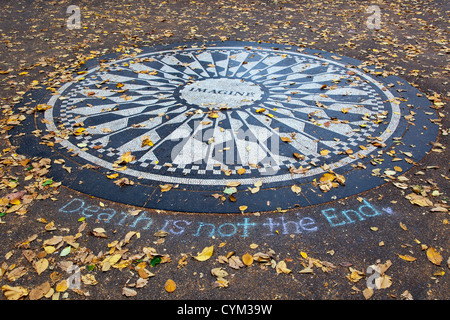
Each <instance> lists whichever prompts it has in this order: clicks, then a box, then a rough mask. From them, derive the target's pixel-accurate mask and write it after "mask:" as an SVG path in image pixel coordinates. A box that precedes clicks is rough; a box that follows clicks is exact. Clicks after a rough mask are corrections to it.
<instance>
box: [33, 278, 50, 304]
mask: <svg viewBox="0 0 450 320" xmlns="http://www.w3.org/2000/svg"><path fill="white" fill-rule="evenodd" d="M50 289H51V287H50V283H49V282H48V281H47V282H44V283H42V284H41V285H39V286H37V287H36V288H34V289H32V290H31V291H30V294H29V296H28V297H29V298H30V300H39V299H41V298H42V297H43V296H45V294H46V293H47V292H49V290H50Z"/></svg>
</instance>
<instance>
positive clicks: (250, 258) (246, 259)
mask: <svg viewBox="0 0 450 320" xmlns="http://www.w3.org/2000/svg"><path fill="white" fill-rule="evenodd" d="M242 262H243V263H244V264H245V265H246V266H247V267H248V266H250V265H251V264H252V263H253V256H252V255H251V254H249V253H246V254H244V255H243V256H242Z"/></svg>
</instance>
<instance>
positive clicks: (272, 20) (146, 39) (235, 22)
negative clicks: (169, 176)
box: [0, 1, 450, 299]
mask: <svg viewBox="0 0 450 320" xmlns="http://www.w3.org/2000/svg"><path fill="white" fill-rule="evenodd" d="M68 5H69V3H68V2H67V1H46V2H43V1H35V2H33V4H32V5H30V6H27V7H22V6H21V5H20V4H17V3H11V4H8V5H6V6H5V9H4V10H3V11H2V12H1V13H0V30H1V32H2V40H1V44H2V47H1V48H0V52H1V57H2V58H0V86H1V89H2V90H1V91H0V97H1V99H2V100H1V105H0V107H1V110H2V119H1V134H2V137H3V139H2V146H1V147H2V149H1V150H0V169H1V172H0V190H1V197H0V207H1V210H0V222H1V226H2V228H3V229H5V227H6V228H8V225H11V226H13V225H16V226H17V225H19V224H24V225H26V224H27V223H29V222H28V221H29V220H33V223H35V222H36V221H37V223H39V225H40V226H41V229H40V230H39V231H35V232H30V233H29V234H27V235H26V236H25V237H24V238H21V239H16V240H17V241H11V240H9V241H8V242H6V243H5V245H4V246H3V247H2V251H1V252H2V253H3V255H2V256H1V257H0V258H1V259H0V263H1V266H0V281H1V282H2V287H1V288H2V291H3V295H4V298H6V299H22V298H28V299H43V298H44V299H46V298H47V299H60V298H67V297H70V298H74V297H73V296H72V295H69V292H75V293H76V294H77V295H78V296H79V297H85V298H86V297H90V296H91V292H92V291H93V290H94V291H95V288H96V286H99V279H100V278H102V279H103V278H105V277H104V276H102V275H105V274H108V273H111V272H119V271H120V272H122V273H126V272H129V274H130V275H131V276H130V277H129V278H128V280H127V281H126V282H124V283H121V284H120V285H119V287H120V288H119V289H118V290H120V291H121V295H123V296H125V297H133V296H139V295H140V294H141V291H142V290H143V288H148V287H149V286H151V283H152V280H153V279H155V278H157V277H158V268H162V267H163V266H172V267H170V268H171V270H173V273H174V276H173V278H174V279H172V278H170V277H166V278H164V279H162V280H161V281H163V286H162V287H160V289H161V291H164V292H166V293H172V292H179V291H180V290H181V289H180V287H181V288H182V287H183V285H185V283H183V281H180V280H179V278H177V279H175V277H176V272H177V271H179V272H181V270H183V269H184V268H185V266H187V265H193V264H198V265H201V266H203V268H204V265H205V264H208V266H207V268H208V269H209V271H208V272H204V273H202V272H199V273H198V274H196V276H197V277H201V278H202V279H206V278H207V279H208V280H209V283H210V284H211V288H217V289H220V288H232V287H233V285H237V284H236V281H234V279H236V275H237V274H239V273H244V272H255V270H266V271H267V272H272V273H271V274H273V275H274V276H283V275H285V276H288V277H291V279H297V277H299V276H310V277H314V276H317V275H318V274H320V273H323V274H326V275H328V274H329V275H332V274H335V273H337V272H338V271H337V270H341V273H340V275H341V276H342V277H341V278H342V279H345V281H346V282H348V283H349V284H351V285H352V287H351V292H352V294H359V295H361V296H362V297H364V298H366V299H369V298H371V297H372V296H373V295H374V294H375V293H374V289H373V287H372V288H370V287H366V286H365V285H364V284H362V283H363V282H364V283H365V280H366V279H367V277H368V275H367V273H366V268H367V267H369V266H371V267H373V268H374V269H376V270H378V271H379V274H380V277H378V278H377V280H376V281H375V284H374V285H375V288H376V289H387V288H390V287H391V285H392V283H393V282H395V279H393V278H392V275H390V271H391V270H392V268H394V267H395V265H396V264H401V263H409V264H414V263H416V262H417V261H418V260H423V259H425V260H426V261H428V262H429V264H430V265H431V266H436V267H437V268H436V269H433V270H432V271H429V274H428V276H430V277H431V278H432V279H434V280H435V281H436V282H439V279H445V278H444V277H448V268H449V264H450V261H449V257H448V247H446V246H447V243H440V244H439V243H433V244H432V245H431V244H425V243H422V242H421V241H420V240H418V239H416V238H414V239H413V243H414V245H417V246H418V247H417V248H418V249H419V250H420V251H417V250H416V251H414V250H412V249H408V248H411V245H410V244H408V245H405V246H404V247H403V246H402V248H403V249H405V250H403V252H402V253H401V254H400V253H398V254H396V255H395V256H393V257H389V258H385V259H384V260H382V259H380V260H379V261H376V262H375V263H374V264H372V263H371V262H369V263H367V262H365V263H361V262H359V263H357V262H356V261H354V262H353V263H350V262H346V261H345V260H339V261H337V260H336V261H335V260H334V259H333V257H334V252H333V250H331V251H330V250H328V251H327V254H328V256H329V259H326V260H325V259H321V260H319V259H317V258H315V257H314V255H313V254H308V253H307V251H308V250H306V249H304V251H301V250H299V251H298V252H297V253H295V254H294V253H291V254H290V255H289V256H285V257H281V256H280V254H279V253H277V252H275V251H274V250H273V249H271V246H270V245H266V247H265V248H264V249H261V247H262V246H261V245H257V244H255V243H251V244H247V245H246V247H248V250H243V251H242V252H238V251H234V250H233V249H228V250H225V248H229V247H230V246H232V244H230V243H226V244H225V243H224V242H221V243H219V244H217V245H212V246H206V247H202V248H197V247H195V250H198V251H196V252H194V251H192V252H185V253H170V252H171V248H164V249H160V248H161V247H162V246H164V243H165V242H164V239H165V238H166V237H168V235H167V234H164V233H159V234H156V235H155V237H157V238H158V239H159V240H156V241H153V239H152V240H151V241H144V240H145V239H143V238H142V237H141V235H140V233H139V232H135V231H130V232H128V233H127V234H126V235H125V236H124V237H123V238H117V239H112V238H114V237H113V236H114V234H110V232H108V231H105V230H104V229H103V228H101V227H94V226H90V225H88V224H87V223H86V222H85V221H79V222H78V223H79V226H78V228H77V229H76V230H73V228H67V227H65V226H59V225H55V223H54V222H53V221H52V220H48V221H47V219H46V217H45V216H40V217H36V216H35V215H33V211H32V205H33V204H35V203H38V202H39V201H44V202H48V201H50V202H55V203H58V194H59V190H60V186H61V183H60V182H58V181H53V179H52V177H51V176H50V175H49V170H50V168H51V167H52V166H55V165H58V166H62V167H63V168H64V169H65V170H66V171H67V173H68V174H69V175H70V174H73V172H72V168H70V167H67V166H65V163H64V160H63V159H59V160H55V161H53V162H52V161H51V160H50V159H46V158H32V159H29V158H27V157H24V156H22V155H20V154H17V153H15V146H11V145H9V144H7V143H6V141H7V140H6V139H7V138H8V137H9V130H11V129H12V128H13V127H14V126H16V125H20V124H21V122H22V121H23V120H25V119H26V117H30V116H33V114H34V113H35V112H43V111H45V110H46V109H47V108H48V107H49V106H47V105H42V104H40V105H37V106H35V107H30V106H24V107H23V108H21V109H20V110H19V109H16V108H15V107H14V105H15V104H17V103H18V102H20V101H21V100H22V96H23V94H24V93H25V92H27V91H28V90H29V89H32V88H39V87H43V88H47V90H50V91H51V92H57V90H58V88H59V87H60V86H61V85H63V84H64V83H66V82H67V81H70V80H71V79H72V78H73V76H76V75H77V74H76V73H75V75H74V74H73V70H77V68H79V67H80V66H83V64H84V63H85V62H86V61H87V60H89V59H92V58H94V57H96V56H100V55H103V54H106V53H108V52H121V53H123V54H125V55H126V54H132V53H134V52H137V50H138V47H139V46H143V45H149V44H150V45H152V44H163V43H174V42H183V41H201V40H243V41H264V42H272V43H280V44H289V45H294V46H298V47H310V48H317V49H321V50H326V51H332V52H337V53H341V54H343V55H347V56H352V57H354V58H356V59H359V60H362V61H364V64H365V65H373V66H376V67H380V68H383V69H385V70H388V71H385V72H386V74H385V75H389V74H394V75H399V76H401V77H403V78H404V79H406V80H408V81H409V82H410V83H413V85H415V86H417V87H419V89H421V91H422V92H424V93H425V95H426V96H427V98H428V99H429V100H430V102H431V103H432V105H433V108H434V109H435V110H436V117H435V120H434V121H433V122H435V123H437V124H439V126H440V139H441V140H439V142H432V143H433V148H432V151H431V153H430V156H429V159H430V161H429V162H428V163H436V165H434V164H433V165H418V166H417V167H416V169H414V170H412V172H409V173H403V172H402V170H401V168H400V167H399V166H396V165H395V163H396V161H407V162H409V161H412V160H411V158H412V156H413V154H412V153H413V152H414V151H413V150H414V147H413V148H412V151H411V152H405V153H402V154H396V153H395V151H391V152H390V154H389V155H390V156H391V157H392V161H393V166H392V169H387V170H384V171H381V170H379V169H377V167H376V166H377V162H376V159H375V160H374V161H372V162H371V165H372V166H373V167H371V168H370V167H366V166H364V165H363V164H361V163H357V164H355V165H354V166H355V169H358V170H371V173H372V175H375V176H379V177H380V178H381V179H385V180H386V181H387V182H390V183H392V185H393V186H394V187H395V189H396V190H397V194H396V196H398V197H396V198H395V199H392V200H391V203H392V204H394V205H395V204H397V203H398V204H402V205H405V209H407V208H408V207H407V205H410V206H412V207H411V208H412V209H414V210H417V209H418V208H420V209H421V210H425V211H427V212H428V214H427V215H426V216H425V218H430V217H432V218H430V219H434V220H436V221H439V225H438V227H439V228H442V229H443V230H446V231H444V232H448V231H447V230H448V214H449V211H448V208H449V206H448V181H449V170H448V160H444V161H442V158H444V159H448V148H447V146H446V143H445V142H446V141H447V139H448V127H447V126H446V125H445V123H446V122H445V121H447V120H446V119H448V111H447V110H446V108H447V102H448V100H449V96H450V95H449V93H448V92H446V91H445V89H444V88H445V86H446V85H448V78H449V71H450V67H449V65H448V63H445V57H448V54H449V53H450V49H449V47H448V30H446V27H445V25H446V23H447V24H448V16H446V15H445V13H446V12H445V10H441V8H440V7H439V3H433V4H430V3H428V2H427V3H422V2H421V1H402V2H401V3H395V4H394V3H387V2H386V3H384V2H380V4H379V6H380V8H381V12H382V15H381V18H382V24H381V29H380V30H377V31H375V30H370V29H368V28H367V27H366V26H365V20H366V19H367V14H366V15H365V14H364V13H365V10H366V7H365V5H364V4H360V3H357V2H354V3H353V2H351V3H345V4H344V3H342V2H340V1H305V2H303V1H302V2H301V4H300V3H295V2H291V1H255V2H252V3H249V4H242V3H240V2H233V1H231V2H228V1H227V2H225V1H219V2H213V3H209V2H201V1H190V2H185V3H184V4H183V5H179V4H178V5H177V3H176V1H165V2H152V1H145V5H142V4H140V3H139V1H135V2H130V3H122V4H114V5H112V4H108V3H107V2H105V3H102V4H99V5H98V6H96V7H91V6H89V5H85V6H84V5H83V6H81V12H82V26H83V27H82V29H80V30H72V31H69V30H67V29H66V27H65V23H66V19H67V16H66V15H63V14H61V12H65V10H62V8H64V9H65V8H66V7H67V6H68ZM267 12H270V13H271V15H270V16H268V14H267ZM19 30H20V31H19ZM383 76H384V75H383ZM424 88H427V89H424ZM117 89H119V90H120V88H117ZM260 111H261V112H263V111H262V110H260ZM342 112H343V113H345V110H342ZM214 115H215V112H211V114H210V117H213V118H214ZM405 118H406V120H408V121H409V123H410V124H411V125H412V126H414V112H411V114H410V115H409V116H406V117H405ZM311 121H314V119H312V120H311ZM33 133H34V134H35V135H36V136H39V137H40V138H41V139H42V143H43V144H47V145H49V146H52V144H54V140H55V139H58V138H59V139H63V138H64V137H65V136H67V135H83V134H88V129H86V128H84V127H83V125H82V124H79V125H76V126H74V127H73V128H70V129H67V130H65V131H61V132H59V133H58V135H59V136H55V133H51V132H33ZM292 138H295V137H292ZM285 139H286V141H284V142H286V143H289V139H290V138H285ZM368 143H371V144H374V145H375V144H376V143H378V142H377V141H376V139H375V140H373V141H368ZM396 143H399V144H401V143H402V141H401V137H398V138H397V141H396ZM142 144H143V145H149V146H151V145H152V142H151V140H150V139H145V138H144V139H143V140H142ZM363 147H364V146H360V148H363ZM322 152H324V153H325V152H327V150H322ZM346 154H347V155H353V154H354V155H355V156H357V150H347V151H346ZM297 156H298V155H297ZM293 157H296V155H295V154H294V155H293ZM132 160H133V155H132V154H123V155H121V157H120V159H118V161H117V162H116V164H115V165H116V171H118V172H117V173H114V174H112V175H111V176H108V178H110V179H111V180H112V183H115V184H117V185H119V186H121V187H132V185H133V184H134V182H133V181H130V180H128V179H126V178H120V175H119V173H120V171H121V170H123V169H124V168H126V164H127V163H129V162H131V161H132ZM323 169H324V171H326V173H325V174H324V175H323V176H322V177H321V178H320V179H319V181H317V187H318V190H320V192H327V191H329V190H330V189H331V188H337V187H345V177H343V176H340V175H337V174H335V173H334V172H333V171H332V170H330V168H327V166H326V165H324V166H323ZM305 170H308V168H295V167H294V168H291V173H292V174H301V173H304V172H305ZM237 174H238V175H240V174H243V173H242V172H238V173H237ZM176 187H177V186H174V185H161V186H160V188H161V192H162V193H163V192H170V190H171V189H172V188H176ZM238 187H239V184H238V185H230V186H227V187H226V188H225V189H224V192H223V194H215V195H213V196H215V197H217V198H220V199H222V200H223V201H227V200H229V201H236V198H235V194H236V191H237V188H238ZM262 187H263V186H262V185H261V184H255V186H253V187H252V188H250V191H251V192H252V193H257V192H258V191H259V190H260V188H262ZM291 190H292V192H293V195H294V196H295V195H296V194H300V192H301V188H300V187H298V186H292V188H291ZM383 197H385V198H388V196H387V195H384V196H380V198H383ZM44 202H43V203H44ZM37 205H39V204H37ZM240 209H241V211H242V212H244V211H246V210H248V209H251V208H247V206H245V205H243V206H241V208H240ZM429 214H433V216H430V215H429ZM399 228H400V229H401V230H403V231H404V232H408V227H407V226H406V225H405V224H403V223H401V224H400V226H399ZM371 230H373V231H374V232H377V228H376V227H373V229H371ZM92 239H95V241H97V242H99V245H100V246H101V250H98V251H94V249H90V248H88V247H89V246H88V245H86V242H91V241H93V240H92ZM147 240H148V239H147ZM134 241H136V242H137V241H139V243H140V244H141V245H142V246H141V247H139V246H138V247H133V246H132V243H133V242H134ZM141 242H145V243H141ZM147 242H148V243H147ZM240 242H242V240H240ZM382 242H383V241H380V243H379V247H383V246H385V244H384V243H382ZM6 244H9V246H8V245H6ZM272 247H273V246H272ZM193 249H194V248H193ZM408 250H409V252H406V253H405V252H404V251H408ZM167 252H169V253H167ZM412 252H414V254H413V253H412ZM445 255H447V256H445ZM328 260H329V261H328ZM355 265H360V266H359V267H356V266H355ZM168 268H169V267H168ZM74 270H75V271H79V272H80V281H81V282H80V283H79V285H74V284H73V283H72V282H73V281H74V277H71V278H69V277H68V275H69V274H72V275H73V274H76V272H75V271H74ZM342 270H345V271H344V273H345V274H344V275H342ZM266 276H267V275H266ZM30 278H33V279H38V280H36V281H33V283H34V284H33V285H30V284H27V280H29V279H30ZM68 278H69V279H68ZM186 281H187V280H186ZM326 283H327V282H326ZM330 283H331V282H330ZM358 283H359V284H360V285H359V287H356V284H358ZM327 285H328V283H327ZM198 289H199V290H206V289H205V288H203V287H201V288H198ZM395 297H396V298H404V299H412V298H413V297H412V295H411V293H410V292H408V290H406V291H402V292H400V293H399V294H397V295H396V296H395ZM447 297H448V294H447ZM272 298H273V297H272Z"/></svg>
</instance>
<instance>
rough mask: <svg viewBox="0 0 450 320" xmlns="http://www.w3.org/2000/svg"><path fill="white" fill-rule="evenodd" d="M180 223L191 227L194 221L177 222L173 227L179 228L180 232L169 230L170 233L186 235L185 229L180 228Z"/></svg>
mask: <svg viewBox="0 0 450 320" xmlns="http://www.w3.org/2000/svg"><path fill="white" fill-rule="evenodd" d="M180 223H181V224H185V225H190V224H191V223H192V221H186V220H176V221H174V222H173V226H174V227H176V228H178V229H179V231H175V230H172V229H171V230H169V231H170V232H171V233H173V234H182V233H184V230H185V228H184V227H181V226H179V224H180Z"/></svg>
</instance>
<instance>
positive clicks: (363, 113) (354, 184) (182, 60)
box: [25, 42, 437, 212]
mask: <svg viewBox="0 0 450 320" xmlns="http://www.w3.org/2000/svg"><path fill="white" fill-rule="evenodd" d="M138 51H139V52H134V53H133V54H128V55H122V56H114V57H107V58H105V59H101V60H95V61H92V62H90V65H89V66H87V67H86V72H81V74H80V75H78V76H77V77H76V78H75V80H74V81H72V82H69V83H66V84H65V85H63V86H62V87H61V88H59V90H58V91H57V94H53V95H51V96H49V95H48V94H45V95H44V96H43V97H42V99H41V100H40V101H39V103H40V104H41V105H45V106H46V107H45V108H44V109H46V110H45V111H44V112H38V113H36V118H35V121H34V126H35V127H37V128H38V129H40V130H43V131H45V132H51V133H53V134H54V136H55V142H56V143H55V145H54V147H52V148H48V147H47V148H48V149H52V151H48V150H43V146H42V144H41V145H40V146H39V148H38V149H39V150H41V151H42V152H44V153H48V152H50V154H48V156H49V157H51V158H58V157H59V158H61V157H63V158H65V159H67V160H68V161H71V162H73V164H74V166H76V167H78V168H80V170H79V171H78V172H77V173H76V174H77V175H78V176H77V178H76V179H74V177H73V174H72V177H71V178H65V177H64V176H67V175H64V174H63V172H61V174H60V176H59V177H60V178H61V180H62V182H63V183H64V184H66V185H68V186H70V187H71V188H74V189H76V190H79V191H83V192H86V193H89V194H92V195H95V196H99V197H102V198H107V199H110V200H114V201H119V202H124V203H128V204H134V205H139V206H145V207H151V208H157V209H166V210H176V211H191V212H235V211H238V210H237V208H238V207H241V209H242V206H245V207H247V208H248V210H252V211H268V210H273V209H276V208H283V209H285V208H290V207H294V206H308V205H312V204H317V203H321V202H325V201H330V200H333V199H338V198H342V197H346V196H349V195H353V194H357V193H360V192H362V191H366V190H369V189H371V188H373V187H375V186H377V185H380V184H382V183H384V180H383V179H381V178H380V177H376V175H374V174H373V172H372V169H370V168H369V169H368V168H367V165H369V163H372V164H371V166H373V165H378V168H381V169H382V170H383V169H388V168H393V167H394V165H395V166H397V167H400V168H403V169H402V171H403V170H407V169H408V168H410V167H411V166H412V165H413V164H414V162H415V161H417V160H420V159H421V158H422V157H423V156H424V155H425V154H426V152H427V151H428V149H429V145H428V143H429V142H430V141H434V140H435V138H436V135H437V128H436V126H434V125H433V124H432V123H431V122H429V121H428V119H427V116H428V114H430V111H432V109H428V108H429V105H430V103H429V102H428V101H427V100H426V99H424V98H421V97H420V94H418V92H417V90H415V89H414V88H413V87H411V86H410V85H408V84H407V83H406V82H404V81H403V80H401V79H399V78H397V77H392V76H388V77H386V75H385V74H384V73H383V72H382V71H377V70H374V69H370V68H368V67H362V68H358V66H360V65H361V62H359V61H356V60H353V59H349V58H346V57H341V56H336V55H333V54H330V53H326V52H323V51H316V50H308V49H298V48H292V47H283V46H276V47H274V46H273V45H267V44H265V45H263V44H249V43H239V42H237V43H235V42H222V43H213V44H210V45H202V46H198V45H191V46H183V47H180V46H171V47H166V48H145V49H141V50H138ZM79 73H80V72H79ZM405 116H406V118H405ZM412 116H414V117H415V119H414V120H416V119H419V121H416V122H415V123H412V121H411V117H412ZM421 121H424V124H425V125H426V130H424V128H423V126H417V124H418V123H421ZM411 124H413V125H414V128H410V126H411ZM34 129H35V128H33V130H34ZM31 131H32V130H29V132H31ZM409 139H412V141H414V140H416V139H421V141H426V144H425V145H423V146H422V148H421V149H420V150H419V151H417V150H414V156H411V157H409V158H410V161H399V162H397V163H394V164H393V163H392V152H394V153H395V154H397V155H399V154H401V152H408V148H409V147H410V146H408V145H407V144H406V143H405V141H407V140H409ZM415 143H416V144H417V140H416V141H415ZM405 148H406V149H405ZM409 151H410V150H409ZM25 152H26V151H25ZM33 152H34V153H36V150H35V151H33ZM386 157H388V158H386ZM374 168H377V167H376V166H374ZM55 174H56V175H57V176H58V172H57V170H56V171H55ZM324 174H328V175H329V176H328V177H329V181H325V180H326V179H323V177H324ZM123 177H126V178H127V179H128V180H127V184H126V185H124V184H119V183H117V184H113V183H112V181H111V180H113V179H115V178H117V179H120V178H123ZM325 177H327V176H325ZM94 178H95V179H94ZM75 180H77V181H75ZM80 181H81V182H80ZM130 181H132V183H131V184H132V185H131V184H130V183H128V182H130ZM324 181H325V182H326V186H324V183H323V182H324ZM106 184H107V185H106ZM110 185H111V187H109V186H110ZM293 186H295V187H293ZM293 190H294V191H293ZM167 191H169V192H167Z"/></svg>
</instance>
